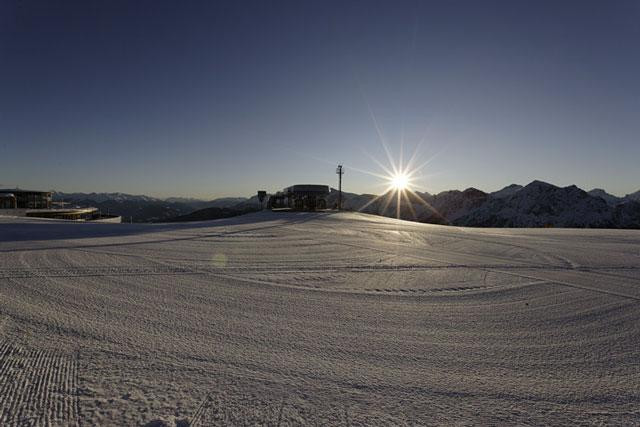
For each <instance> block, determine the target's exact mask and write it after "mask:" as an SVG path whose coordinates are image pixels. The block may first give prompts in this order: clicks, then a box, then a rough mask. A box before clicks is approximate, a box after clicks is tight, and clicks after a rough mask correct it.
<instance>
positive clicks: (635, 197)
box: [624, 190, 640, 202]
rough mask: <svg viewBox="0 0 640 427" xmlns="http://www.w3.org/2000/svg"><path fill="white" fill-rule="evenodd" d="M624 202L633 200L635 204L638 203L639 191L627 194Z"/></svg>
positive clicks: (639, 200) (639, 198) (639, 199)
mask: <svg viewBox="0 0 640 427" xmlns="http://www.w3.org/2000/svg"><path fill="white" fill-rule="evenodd" d="M624 198H625V200H634V201H636V202H640V190H638V191H636V192H635V193H631V194H627V195H626V196H624Z"/></svg>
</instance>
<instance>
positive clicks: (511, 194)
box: [329, 181, 640, 228]
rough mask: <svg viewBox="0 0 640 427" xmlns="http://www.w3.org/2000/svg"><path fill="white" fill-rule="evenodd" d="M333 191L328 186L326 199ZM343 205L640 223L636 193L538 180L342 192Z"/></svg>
mask: <svg viewBox="0 0 640 427" xmlns="http://www.w3.org/2000/svg"><path fill="white" fill-rule="evenodd" d="M337 197H338V193H337V191H335V190H333V189H332V192H331V194H330V196H329V199H330V200H329V203H330V204H331V205H332V204H335V202H336V201H337ZM343 207H344V208H345V209H347V210H358V211H361V212H365V213H372V214H377V215H384V216H389V217H396V216H399V217H400V218H402V219H408V220H414V221H419V222H428V223H435V224H447V225H457V226H468V227H572V228H575V227H578V228H585V227H586V228H640V192H636V193H632V194H629V195H627V196H625V197H616V196H614V195H611V194H609V193H606V192H605V191H604V190H601V189H594V190H591V191H589V192H587V191H584V190H582V189H580V188H578V187H576V186H575V185H571V186H568V187H558V186H555V185H552V184H549V183H546V182H542V181H533V182H531V183H530V184H528V185H526V186H521V185H517V184H512V185H509V186H507V187H505V188H503V189H501V190H499V191H496V192H493V193H485V192H483V191H481V190H478V189H475V188H468V189H466V190H464V191H459V190H450V191H443V192H441V193H438V194H435V195H432V194H429V193H414V194H411V193H409V192H407V193H405V196H404V197H403V198H402V200H401V203H400V209H398V200H397V196H396V194H395V193H394V192H391V193H389V194H383V195H382V196H374V195H358V194H349V193H343Z"/></svg>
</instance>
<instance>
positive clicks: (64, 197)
mask: <svg viewBox="0 0 640 427" xmlns="http://www.w3.org/2000/svg"><path fill="white" fill-rule="evenodd" d="M53 200H56V201H65V202H67V201H69V202H73V201H76V200H93V201H94V202H96V203H102V202H106V201H108V200H112V201H117V202H160V201H162V199H158V198H155V197H151V196H145V195H143V194H137V195H134V194H126V193H63V192H61V191H54V192H53Z"/></svg>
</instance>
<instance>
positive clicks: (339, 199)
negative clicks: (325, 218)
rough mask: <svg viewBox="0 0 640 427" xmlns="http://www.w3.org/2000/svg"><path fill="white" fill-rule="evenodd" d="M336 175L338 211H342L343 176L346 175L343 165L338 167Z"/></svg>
mask: <svg viewBox="0 0 640 427" xmlns="http://www.w3.org/2000/svg"><path fill="white" fill-rule="evenodd" d="M336 173H337V174H338V210H342V175H344V169H343V168H342V165H338V167H337V168H336Z"/></svg>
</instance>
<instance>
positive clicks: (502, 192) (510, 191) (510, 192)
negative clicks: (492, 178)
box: [489, 184, 522, 199]
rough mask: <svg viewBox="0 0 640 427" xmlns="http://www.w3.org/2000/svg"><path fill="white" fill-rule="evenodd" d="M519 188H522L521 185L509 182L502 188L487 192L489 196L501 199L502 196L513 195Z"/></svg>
mask: <svg viewBox="0 0 640 427" xmlns="http://www.w3.org/2000/svg"><path fill="white" fill-rule="evenodd" d="M521 189H522V185H518V184H511V185H507V186H506V187H504V188H503V189H502V190H499V191H494V192H493V193H489V194H490V195H491V197H494V198H496V199H502V198H504V197H509V196H513V195H514V194H516V193H517V192H518V191H520V190H521Z"/></svg>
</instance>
